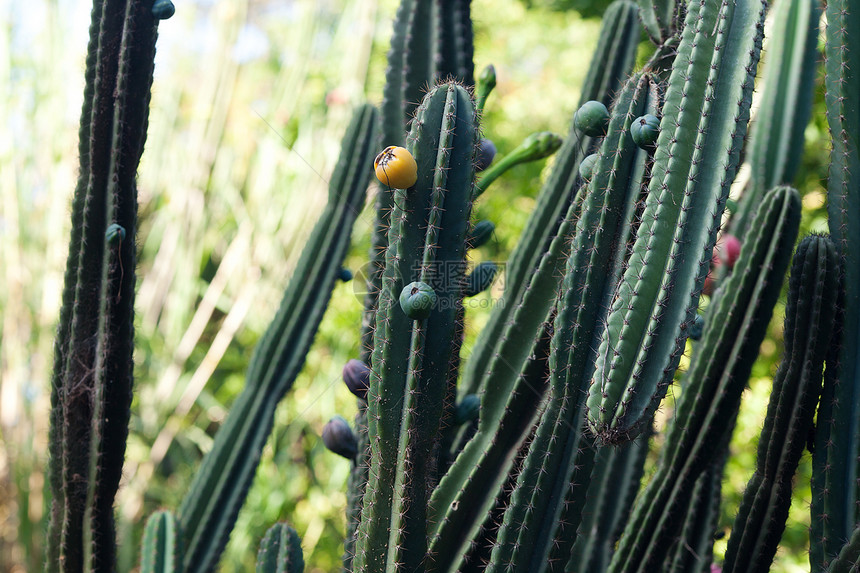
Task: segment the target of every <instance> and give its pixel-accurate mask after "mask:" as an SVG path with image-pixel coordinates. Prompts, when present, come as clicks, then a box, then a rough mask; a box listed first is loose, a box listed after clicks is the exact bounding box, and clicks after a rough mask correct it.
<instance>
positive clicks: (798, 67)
mask: <svg viewBox="0 0 860 573" xmlns="http://www.w3.org/2000/svg"><path fill="white" fill-rule="evenodd" d="M820 4H821V3H820V2H819V1H818V0H784V1H781V2H776V4H775V5H774V7H773V9H772V10H771V17H772V18H773V20H774V22H773V29H772V30H770V31H768V44H767V53H768V58H767V61H766V62H765V69H764V72H763V74H762V78H761V79H760V80H759V82H760V85H762V87H760V88H759V91H760V96H761V101H760V102H759V105H758V111H757V112H756V115H755V119H754V121H753V124H752V127H751V128H750V130H751V136H750V142H749V145H748V147H747V158H746V161H747V163H749V165H750V167H751V169H750V181H749V184H748V185H747V187H746V188H745V189H744V191H743V196H742V197H741V202H740V204H739V206H738V207H739V209H732V211H733V216H732V223H731V232H732V234H733V235H734V236H736V237H738V238H739V239H741V240H743V236H744V234H745V233H746V230H747V227H748V226H749V223H750V221H751V220H752V216H753V215H754V214H755V211H756V209H757V208H758V205H759V203H760V202H761V198H762V197H763V196H764V194H765V192H767V190H768V189H772V188H773V187H775V186H776V185H788V184H791V182H792V180H793V179H794V174H795V173H797V169H798V168H799V167H800V165H801V156H802V155H803V145H804V142H805V139H804V137H803V133H804V130H805V129H806V125H807V124H808V123H809V118H810V116H811V115H812V95H813V87H814V84H815V77H816V72H817V65H818V35H819V31H818V24H819V22H820V20H821V6H820Z"/></svg>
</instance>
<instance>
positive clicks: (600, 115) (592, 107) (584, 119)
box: [573, 100, 609, 137]
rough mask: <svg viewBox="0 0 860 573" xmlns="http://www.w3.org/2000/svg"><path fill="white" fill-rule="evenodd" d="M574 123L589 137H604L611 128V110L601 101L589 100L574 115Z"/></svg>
mask: <svg viewBox="0 0 860 573" xmlns="http://www.w3.org/2000/svg"><path fill="white" fill-rule="evenodd" d="M573 125H574V126H575V127H576V129H578V130H579V131H581V132H582V133H584V134H585V135H587V136H589V137H602V136H603V135H606V130H607V129H608V128H609V110H608V109H606V106H605V105H603V104H602V103H600V102H599V101H594V100H591V101H587V102H585V103H584V104H582V107H580V108H579V109H578V110H576V113H575V114H574V115H573Z"/></svg>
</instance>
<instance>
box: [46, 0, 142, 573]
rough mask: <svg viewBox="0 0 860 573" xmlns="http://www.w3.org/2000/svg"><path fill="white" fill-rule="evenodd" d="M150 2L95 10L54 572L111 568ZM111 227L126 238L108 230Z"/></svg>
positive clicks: (127, 385) (63, 354) (75, 207)
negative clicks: (118, 230)
mask: <svg viewBox="0 0 860 573" xmlns="http://www.w3.org/2000/svg"><path fill="white" fill-rule="evenodd" d="M151 7H152V3H151V1H147V0H143V1H96V2H94V3H93V11H92V19H91V24H90V40H89V47H88V51H87V60H86V73H85V87H84V103H83V109H82V112H81V125H80V131H79V144H78V152H79V156H80V167H79V170H78V171H79V176H78V182H77V186H76V188H75V193H74V197H73V200H72V233H71V239H70V241H69V255H68V259H67V263H66V273H65V286H64V288H63V303H62V308H61V310H60V321H59V327H58V332H57V339H56V344H55V350H54V373H53V378H52V388H51V429H50V444H51V445H50V469H49V480H50V486H51V492H52V497H53V499H52V502H51V504H52V505H51V516H50V526H49V531H48V542H47V546H48V550H47V559H46V566H45V568H46V570H47V571H82V570H84V569H87V570H92V571H113V570H115V568H116V563H115V560H116V556H115V554H116V547H115V545H116V540H115V531H114V517H113V502H114V496H115V494H116V490H117V487H118V485H119V481H120V477H121V473H122V464H123V458H124V456H125V445H126V437H127V435H128V420H129V413H130V406H131V399H132V367H133V359H132V350H133V342H134V327H133V322H134V310H133V309H134V285H135V236H136V231H137V187H136V182H135V176H136V172H137V167H138V163H139V161H140V157H141V154H142V153H143V146H144V141H145V140H146V127H147V120H148V114H149V100H150V86H151V85H152V73H153V60H154V57H155V39H156V31H157V26H158V20H157V19H156V18H154V17H153V15H152V13H151ZM112 225H117V226H119V227H121V228H122V229H123V231H124V234H125V238H124V239H123V238H122V237H121V235H122V233H117V232H115V231H116V229H117V227H114V228H113V229H114V232H112V233H110V234H109V233H108V229H109V228H110V227H111V226H112Z"/></svg>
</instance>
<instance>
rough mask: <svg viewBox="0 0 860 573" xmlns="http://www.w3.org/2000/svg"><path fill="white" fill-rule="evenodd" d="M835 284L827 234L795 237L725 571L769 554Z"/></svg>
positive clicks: (815, 394) (746, 567) (753, 567)
mask: <svg viewBox="0 0 860 573" xmlns="http://www.w3.org/2000/svg"><path fill="white" fill-rule="evenodd" d="M838 284H839V261H838V258H837V255H836V247H835V246H834V245H833V243H831V242H830V239H828V238H827V237H822V236H810V237H807V238H806V239H804V240H803V241H801V243H800V245H799V246H798V247H797V253H796V254H795V256H794V263H793V265H792V269H791V276H790V278H789V282H788V304H787V306H786V310H785V329H784V332H785V336H784V341H785V353H784V354H783V358H782V362H781V363H780V365H779V369H778V370H777V373H776V377H775V378H774V380H773V392H772V393H771V399H770V403H769V404H768V407H767V415H766V416H765V423H764V429H762V432H761V438H760V439H759V443H758V444H759V447H758V455H757V457H756V471H755V474H754V475H753V477H752V479H751V480H750V482H749V484H748V485H747V488H746V491H745V492H744V498H743V501H742V502H741V507H740V510H739V511H738V515H737V517H736V518H735V525H734V527H733V528H732V536H731V537H730V538H729V547H728V549H727V550H726V562H725V565H724V567H723V570H724V571H726V572H727V573H728V572H741V571H747V572H750V573H752V572H765V573H766V572H767V571H768V570H769V569H770V564H771V562H772V561H773V556H774V555H775V554H776V547H777V544H778V543H779V539H780V537H781V536H782V532H783V530H784V529H785V520H786V518H787V517H788V508H789V505H790V504H791V480H792V478H793V477H794V472H795V470H796V469H797V464H798V463H799V462H800V455H801V454H802V453H803V449H804V448H805V447H806V438H807V435H808V434H809V430H810V428H811V427H812V420H813V417H814V415H815V409H816V407H817V406H818V398H819V396H820V395H821V373H822V369H823V367H824V357H825V355H826V354H827V352H828V350H829V347H830V334H831V331H832V325H833V319H834V316H835V314H836V295H837V293H838V288H837V287H838Z"/></svg>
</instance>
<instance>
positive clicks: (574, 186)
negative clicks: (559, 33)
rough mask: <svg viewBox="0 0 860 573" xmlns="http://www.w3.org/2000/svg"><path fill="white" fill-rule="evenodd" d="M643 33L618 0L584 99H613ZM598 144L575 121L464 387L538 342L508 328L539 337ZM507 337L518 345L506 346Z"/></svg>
mask: <svg viewBox="0 0 860 573" xmlns="http://www.w3.org/2000/svg"><path fill="white" fill-rule="evenodd" d="M639 35H640V30H639V22H638V19H637V8H636V5H635V4H634V3H633V2H631V1H630V0H617V1H616V2H613V3H612V4H611V5H610V6H609V8H608V9H607V11H606V14H605V15H604V19H603V25H602V27H601V35H600V39H599V41H598V44H597V48H596V49H595V52H594V56H593V57H592V64H591V66H590V67H589V71H588V75H587V76H586V79H585V83H584V85H583V88H582V91H581V96H580V102H581V103H584V102H586V101H589V100H601V101H604V102H606V103H609V102H610V101H611V99H612V97H613V95H614V94H615V92H616V91H617V90H618V89H619V88H620V86H621V84H622V83H623V82H624V80H625V79H626V77H627V75H628V74H629V73H630V70H631V69H632V67H633V62H634V60H635V55H636V46H637V45H638V43H639ZM593 145H595V143H592V139H591V138H588V137H582V136H581V135H579V134H577V133H576V131H575V130H573V129H571V133H570V135H568V137H567V139H566V140H565V142H564V143H563V144H562V147H561V148H560V149H559V151H558V152H557V153H556V156H555V162H554V164H553V169H552V173H551V174H550V176H549V178H548V180H547V182H546V184H545V185H544V186H543V188H542V189H541V192H540V194H539V195H538V199H537V205H536V206H535V209H534V211H533V212H532V214H531V216H530V217H529V220H528V222H527V223H526V230H525V231H524V232H523V235H522V237H521V238H520V241H519V243H517V247H516V249H514V252H513V253H512V254H511V257H510V259H509V261H508V264H507V266H506V267H505V293H504V296H503V301H504V304H497V305H495V306H494V307H493V312H492V314H491V315H490V319H489V322H488V323H487V325H486V326H485V327H484V328H483V329H482V330H481V332H480V334H479V335H478V339H477V341H476V342H475V345H474V347H473V349H472V355H471V356H470V358H469V361H468V362H467V363H466V365H465V368H464V371H463V376H462V382H461V392H463V393H476V392H478V391H479V389H480V388H481V386H482V385H483V384H484V383H485V382H486V381H487V380H489V379H490V378H491V373H492V376H499V375H500V372H504V376H505V378H506V379H510V378H511V377H515V376H516V375H517V374H518V373H519V371H520V367H521V366H522V364H523V363H524V361H525V358H526V356H528V354H529V351H530V348H531V347H530V345H529V344H523V342H522V340H521V339H520V338H518V337H517V338H515V339H514V340H511V339H510V338H509V337H508V336H506V335H505V331H507V330H509V327H510V326H511V325H513V328H514V329H515V331H518V332H519V333H520V335H521V336H524V337H527V338H528V339H529V340H534V335H535V333H536V332H537V330H538V328H539V326H540V323H541V322H542V321H543V320H544V319H545V318H546V316H547V314H548V313H549V308H550V306H551V304H552V301H553V300H554V294H555V292H556V290H557V289H558V285H559V284H560V281H561V277H562V276H563V273H564V259H563V258H561V257H559V254H560V253H561V252H562V251H563V250H564V246H565V245H564V244H565V242H566V241H567V240H568V238H567V233H568V232H570V231H571V230H572V227H571V228H569V229H565V230H563V229H562V228H561V227H562V225H563V224H564V223H565V221H571V220H572V217H571V216H570V215H571V214H572V213H571V204H572V203H575V198H576V196H577V194H578V190H579V188H580V187H581V184H582V181H581V178H580V177H579V164H580V162H581V161H582V159H583V158H584V157H585V156H586V155H588V154H589V153H590V152H591V148H592V147H593ZM556 243H557V244H556ZM548 251H549V253H548ZM544 261H548V262H547V263H545V262H544ZM550 263H551V264H550ZM530 291H541V292H540V293H539V294H537V295H536V296H534V299H533V301H532V302H531V303H529V304H528V305H526V304H525V303H524V302H523V299H524V297H526V296H527V295H530V294H531V293H530ZM523 306H528V307H529V308H530V310H529V311H528V312H523V313H522V314H521V315H520V316H519V318H515V317H514V316H513V315H514V313H515V312H516V311H517V309H519V308H521V307H523ZM506 344H508V345H511V346H510V347H504V348H503V347H502V346H503V345H506ZM500 356H504V357H505V364H500V363H498V361H499V357H500ZM511 383H512V382H511Z"/></svg>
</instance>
